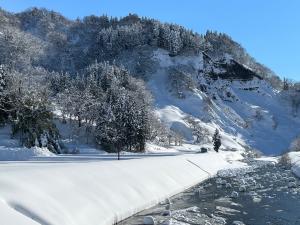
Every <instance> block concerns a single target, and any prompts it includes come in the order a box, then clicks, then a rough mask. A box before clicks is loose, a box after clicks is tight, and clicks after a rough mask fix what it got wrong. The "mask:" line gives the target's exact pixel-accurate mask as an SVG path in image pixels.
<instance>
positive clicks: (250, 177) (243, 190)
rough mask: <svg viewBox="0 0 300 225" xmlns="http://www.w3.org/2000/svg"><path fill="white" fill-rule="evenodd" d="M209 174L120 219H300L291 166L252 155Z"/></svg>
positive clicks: (292, 223)
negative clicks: (243, 164) (242, 165)
mask: <svg viewBox="0 0 300 225" xmlns="http://www.w3.org/2000/svg"><path fill="white" fill-rule="evenodd" d="M249 165H250V167H249V168H247V169H238V170H226V171H220V172H219V173H218V175H217V176H216V177H214V178H211V179H209V180H207V181H206V182H204V183H201V184H199V185H197V186H195V187H193V188H191V189H189V190H187V191H185V192H183V193H180V194H178V195H176V196H174V197H172V198H170V199H167V200H166V201H165V202H162V203H160V204H158V205H157V206H155V207H152V208H150V209H147V210H145V211H143V212H141V213H139V214H137V215H135V216H133V217H131V218H129V219H127V220H125V221H123V222H121V223H119V224H121V225H141V224H144V222H143V221H144V219H145V217H147V219H148V220H152V219H153V220H154V221H155V224H158V225H159V224H161V225H167V224H174V225H222V224H230V225H231V224H232V225H243V224H246V225H296V224H297V225H300V186H299V184H300V182H299V180H298V179H297V178H296V177H295V176H294V175H293V174H292V172H291V171H290V170H289V169H286V168H283V167H280V166H278V165H274V164H273V163H270V162H263V161H254V160H253V161H250V162H249Z"/></svg>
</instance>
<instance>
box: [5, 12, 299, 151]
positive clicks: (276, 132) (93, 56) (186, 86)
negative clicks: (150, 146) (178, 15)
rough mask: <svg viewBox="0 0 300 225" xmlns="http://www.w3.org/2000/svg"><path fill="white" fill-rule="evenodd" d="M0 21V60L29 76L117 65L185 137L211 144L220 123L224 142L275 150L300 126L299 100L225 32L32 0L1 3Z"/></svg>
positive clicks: (285, 144)
mask: <svg viewBox="0 0 300 225" xmlns="http://www.w3.org/2000/svg"><path fill="white" fill-rule="evenodd" d="M0 28H1V32H0V50H1V51H0V64H3V65H9V66H10V68H13V69H14V70H16V71H18V72H19V73H20V74H23V75H24V76H29V77H30V79H28V80H30V81H32V80H34V82H41V80H43V79H42V78H44V77H52V76H54V74H56V75H57V74H59V75H60V74H65V73H68V74H70V75H71V76H76V75H77V74H81V73H82V71H84V70H85V68H87V67H88V66H90V65H91V64H93V63H94V62H95V61H97V62H104V61H108V62H109V63H111V64H114V65H117V66H120V67H124V68H125V69H126V70H128V71H129V72H130V74H132V75H133V76H134V77H135V78H137V79H142V80H144V82H145V84H146V86H147V87H148V89H149V91H150V92H151V93H152V95H153V99H154V102H153V103H154V109H155V113H156V115H157V116H158V117H159V118H160V120H161V122H163V124H164V125H165V126H166V127H168V128H169V129H170V130H171V131H172V132H175V133H176V134H177V135H180V136H181V137H183V139H184V141H185V142H187V143H190V144H193V143H195V142H197V144H201V145H208V146H211V136H212V135H213V133H214V132H215V130H216V129H220V131H221V136H222V147H221V148H223V149H240V148H248V147H250V148H255V149H257V150H260V151H262V152H264V153H266V154H279V153H281V152H283V151H285V150H287V148H288V147H289V146H290V144H291V142H292V141H293V140H294V139H295V138H296V137H297V136H298V135H299V133H300V126H299V125H300V118H299V116H298V115H297V110H298V107H299V104H298V103H297V104H295V103H293V101H291V99H289V93H288V92H287V91H285V92H283V91H282V82H281V81H280V79H279V78H278V77H277V76H276V75H275V74H274V73H273V72H272V71H271V70H270V69H268V68H267V67H265V66H263V65H262V64H260V63H258V62H256V61H255V60H254V59H253V58H252V57H251V56H250V55H249V54H248V53H247V52H246V51H245V50H244V49H243V48H242V46H241V45H239V44H238V43H236V42H234V41H233V40H232V39H231V38H230V37H228V36H227V35H226V34H218V33H216V32H207V33H206V34H205V35H200V34H197V33H193V32H191V31H189V30H187V29H185V28H183V27H181V26H178V25H174V24H165V23H161V22H159V21H156V20H152V19H147V18H139V17H138V16H136V15H129V16H127V17H124V18H121V19H116V18H108V17H107V16H101V17H96V16H90V17H85V18H84V19H82V20H76V21H71V20H68V19H66V18H64V17H63V16H62V15H60V14H58V13H55V12H52V11H47V10H45V9H36V8H33V9H30V10H27V11H25V12H22V13H18V14H11V13H8V12H5V11H3V10H1V11H0ZM9 52H10V54H8V53H9ZM41 83H42V82H41ZM295 93H296V92H295ZM296 95H298V94H297V93H296V94H295V96H296ZM196 127H197V128H196ZM197 129H198V130H197ZM197 132H198V136H197V135H196V134H195V133H197ZM200 136H201V137H200ZM197 139H200V140H197Z"/></svg>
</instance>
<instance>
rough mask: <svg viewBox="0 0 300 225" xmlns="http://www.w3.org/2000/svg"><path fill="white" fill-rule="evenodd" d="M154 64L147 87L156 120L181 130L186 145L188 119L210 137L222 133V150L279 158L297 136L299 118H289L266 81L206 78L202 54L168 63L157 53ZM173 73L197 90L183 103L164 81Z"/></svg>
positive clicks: (168, 59) (288, 111)
mask: <svg viewBox="0 0 300 225" xmlns="http://www.w3.org/2000/svg"><path fill="white" fill-rule="evenodd" d="M153 59H154V60H156V61H157V63H158V66H157V68H158V69H157V70H156V73H154V74H151V75H150V78H149V81H148V87H149V89H150V90H151V92H152V94H153V96H154V98H155V106H156V109H157V114H158V116H159V117H160V119H161V120H162V121H163V122H164V123H165V124H166V125H167V126H168V127H170V128H171V129H172V128H175V130H176V129H177V130H181V131H182V132H183V133H184V137H185V139H186V141H188V142H190V143H191V141H192V140H193V137H192V134H191V133H192V132H191V130H190V128H189V126H188V124H187V123H186V121H185V120H184V118H186V117H187V116H189V115H190V116H193V117H194V118H195V119H197V120H200V121H199V122H200V124H201V125H202V126H204V127H206V128H208V129H209V130H210V133H211V135H212V134H213V132H214V130H215V129H216V128H218V129H220V130H221V134H222V137H223V139H224V140H225V139H226V141H225V142H224V145H223V148H236V149H242V148H243V147H244V146H245V145H248V146H250V147H252V148H255V149H257V150H260V151H262V152H263V153H265V154H268V155H277V154H280V153H281V152H283V151H285V150H286V149H288V147H289V146H290V143H291V142H292V141H293V140H294V138H296V137H297V136H298V135H299V133H300V118H299V116H298V117H294V116H293V115H292V113H291V111H292V110H291V106H290V105H289V104H288V102H286V100H284V98H283V97H282V96H281V94H280V93H279V92H278V91H277V90H275V89H273V88H272V87H271V85H270V84H269V83H268V82H267V81H264V80H261V79H258V78H256V77H254V78H253V79H251V80H245V81H238V80H233V81H231V80H224V79H217V80H213V79H209V78H205V76H204V75H203V70H204V62H203V59H202V56H201V54H200V55H199V56H189V57H185V56H176V57H170V56H169V55H168V52H167V51H164V50H156V51H155V52H154V53H153ZM171 67H182V68H189V70H190V71H191V72H190V73H191V76H192V77H193V80H194V82H195V83H196V84H197V85H198V86H196V87H195V88H194V89H193V90H192V91H186V92H185V93H184V94H185V98H178V97H176V96H174V94H173V93H172V88H170V80H169V78H168V70H169V68H171ZM206 69H207V68H206ZM200 86H205V87H206V91H201V89H200V88H198V87H200Z"/></svg>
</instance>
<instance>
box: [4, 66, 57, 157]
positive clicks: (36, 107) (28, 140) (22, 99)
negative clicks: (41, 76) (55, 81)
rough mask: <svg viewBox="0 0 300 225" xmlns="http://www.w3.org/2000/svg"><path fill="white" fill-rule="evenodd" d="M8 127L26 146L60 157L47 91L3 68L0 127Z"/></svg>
mask: <svg viewBox="0 0 300 225" xmlns="http://www.w3.org/2000/svg"><path fill="white" fill-rule="evenodd" d="M7 123H8V124H10V125H11V127H12V136H13V137H15V138H19V140H20V142H21V144H22V145H24V146H26V147H33V146H38V147H46V148H48V149H49V150H51V151H52V152H55V153H60V151H61V149H60V144H59V133H58V130H57V129H56V127H55V125H54V123H53V114H52V109H51V103H50V101H49V96H48V92H47V90H46V89H44V88H43V87H42V86H41V85H34V84H33V83H32V82H31V81H30V77H29V76H28V77H26V76H24V75H23V74H20V73H18V72H17V71H14V70H11V69H9V68H8V67H7V66H3V65H0V125H4V124H7Z"/></svg>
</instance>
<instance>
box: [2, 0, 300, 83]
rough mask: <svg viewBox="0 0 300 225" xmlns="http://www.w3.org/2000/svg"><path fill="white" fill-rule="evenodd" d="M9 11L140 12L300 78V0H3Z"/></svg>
mask: <svg viewBox="0 0 300 225" xmlns="http://www.w3.org/2000/svg"><path fill="white" fill-rule="evenodd" d="M0 6H1V7H2V8H3V9H6V10H8V11H11V12H20V11H22V10H24V9H27V8H29V7H33V6H36V7H45V8H47V9H51V10H54V11H58V12H60V13H62V14H63V15H65V16H66V17H68V18H71V19H75V18H77V17H80V18H82V17H84V16H87V15H91V14H94V15H102V14H107V15H109V16H117V17H120V16H125V15H127V14H128V13H137V14H138V15H140V16H147V17H151V18H156V19H159V20H161V21H163V22H172V23H177V24H180V25H183V26H185V27H187V28H190V29H193V30H194V31H197V32H199V33H204V32H205V31H206V30H208V29H209V30H217V31H219V32H224V33H227V34H229V35H230V36H231V37H232V38H233V39H234V40H236V41H237V42H239V43H241V44H242V46H244V47H245V48H246V49H247V51H248V52H249V53H250V54H251V55H252V56H253V57H254V58H256V59H257V61H259V62H261V63H263V64H265V65H267V66H268V67H270V68H271V69H272V70H274V71H275V72H276V73H277V74H278V75H280V76H281V77H289V78H291V79H294V80H300V56H299V54H300V43H299V41H300V39H299V36H300V1H299V0H226V1H225V0H184V1H182V0H0Z"/></svg>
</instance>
